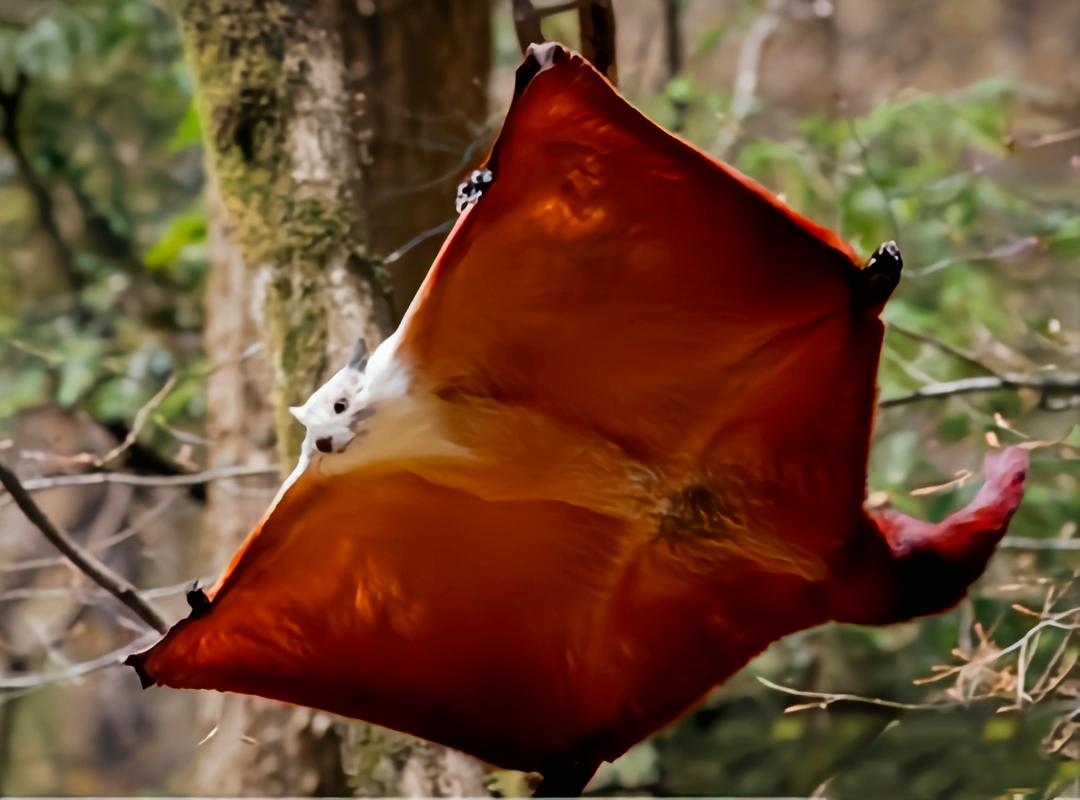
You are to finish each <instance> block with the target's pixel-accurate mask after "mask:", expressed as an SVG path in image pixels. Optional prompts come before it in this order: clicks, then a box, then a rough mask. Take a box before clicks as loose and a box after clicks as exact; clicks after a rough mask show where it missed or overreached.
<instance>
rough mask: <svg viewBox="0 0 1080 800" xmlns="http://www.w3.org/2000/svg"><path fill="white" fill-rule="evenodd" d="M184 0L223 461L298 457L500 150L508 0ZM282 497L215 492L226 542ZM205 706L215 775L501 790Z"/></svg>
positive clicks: (446, 760)
mask: <svg viewBox="0 0 1080 800" xmlns="http://www.w3.org/2000/svg"><path fill="white" fill-rule="evenodd" d="M173 5H174V9H175V12H176V15H177V17H178V19H179V21H180V24H181V29H182V32H183V37H184V42H185V48H186V51H187V56H188V61H189V63H190V65H191V67H192V70H193V72H194V75H195V80H196V84H197V89H196V92H197V94H196V102H197V106H198V109H199V114H200V119H201V122H202V126H203V137H204V141H205V146H206V152H207V164H208V171H209V173H210V183H211V185H212V187H213V192H212V195H213V198H214V205H216V206H217V207H218V209H219V211H218V214H217V216H216V217H215V218H214V219H213V220H212V233H213V236H212V241H211V251H212V253H211V256H212V259H211V260H212V270H211V277H210V281H209V284H208V290H207V292H208V293H207V331H206V346H207V350H208V352H209V354H210V357H211V359H212V362H213V365H214V366H215V367H216V369H215V370H214V371H213V373H212V375H211V379H210V385H209V387H208V397H209V400H208V402H209V408H210V419H209V431H210V439H211V454H210V457H211V462H212V463H214V464H218V465H222V464H226V463H237V461H252V460H257V459H260V458H272V457H273V451H274V450H276V454H277V460H278V462H279V463H281V464H282V466H283V468H284V469H285V470H286V471H287V470H288V468H291V465H292V464H293V463H294V461H295V456H296V450H297V447H298V444H299V439H300V437H301V435H302V431H301V429H300V427H299V426H298V425H297V424H296V423H295V422H294V421H293V420H292V418H291V417H290V416H289V414H288V411H287V409H288V406H289V405H291V404H296V403H298V402H302V401H303V400H304V399H306V397H307V395H308V394H309V393H310V392H311V391H312V390H313V389H314V388H315V387H316V386H317V385H318V384H319V383H320V382H321V381H322V380H324V379H325V378H326V377H328V375H329V374H330V372H332V371H333V370H334V369H336V368H337V365H338V363H339V362H340V361H341V360H342V358H343V357H344V353H345V351H346V349H347V348H348V345H349V344H350V343H351V342H352V341H353V340H354V339H355V338H356V337H357V336H363V337H364V338H366V339H367V340H368V343H369V345H374V344H376V343H377V342H378V341H379V340H380V339H381V338H382V337H383V336H385V335H386V334H387V333H388V332H389V331H390V330H391V328H392V327H393V326H394V325H395V324H396V320H397V317H398V315H399V314H400V312H401V310H402V309H403V308H404V307H405V305H406V304H407V303H408V301H409V299H410V298H411V294H412V292H413V291H414V290H415V287H416V285H417V284H418V283H419V280H420V278H421V277H422V274H423V270H424V269H425V268H426V266H427V263H429V261H430V257H431V255H432V253H433V251H434V247H435V246H436V245H437V242H438V239H439V237H438V236H432V237H431V239H430V240H424V243H423V244H422V245H419V246H416V247H412V248H410V251H409V253H408V254H407V255H404V256H397V255H395V256H394V257H392V258H388V256H390V255H391V254H392V253H395V251H398V250H399V249H400V248H401V247H402V246H403V245H405V244H407V243H408V242H410V241H412V240H414V238H415V237H417V236H418V235H419V234H423V233H424V232H425V231H430V230H431V229H433V228H437V227H439V226H440V224H441V223H444V222H448V221H449V220H450V218H451V216H452V213H453V193H454V186H455V184H456V183H457V182H458V181H459V180H460V178H461V176H462V174H463V173H464V172H465V171H466V169H467V167H469V166H471V163H472V162H474V161H476V160H478V158H479V155H480V153H481V152H482V150H483V147H484V144H485V141H486V133H485V119H486V96H487V79H488V71H489V69H490V49H491V46H490V8H489V7H488V3H487V2H486V1H485V0H476V1H475V2H473V1H472V0H470V2H450V0H359V1H358V0H310V1H308V0H174V3H173ZM384 262H392V264H391V263H384ZM256 341H257V342H261V348H259V350H258V352H257V353H255V354H254V355H252V345H253V344H255V343H256ZM267 373H268V374H269V380H266V376H267ZM274 442H276V444H273V443H274ZM264 502H265V495H256V496H255V497H254V498H252V497H251V496H250V495H249V496H247V497H246V498H245V495H243V494H241V493H239V492H237V491H235V490H230V488H229V487H228V486H223V487H221V488H220V489H215V490H214V492H213V494H212V495H211V513H210V515H209V516H210V520H211V525H212V529H211V530H209V531H208V533H207V536H208V538H209V539H210V540H211V547H212V548H213V549H214V550H215V551H217V554H218V555H219V556H220V555H221V554H224V553H227V552H228V551H229V550H231V548H233V547H234V546H235V545H236V544H237V543H238V542H237V540H238V538H239V537H240V536H241V535H242V534H243V532H245V531H246V529H247V528H248V527H249V526H250V524H252V522H253V521H254V519H253V517H254V516H255V515H256V514H257V513H258V510H261V506H262V504H263V503H264ZM257 509H258V510H257ZM218 563H221V561H220V559H219V560H218ZM328 655H329V654H328ZM374 655H375V654H373V656H374ZM204 717H205V724H206V727H207V728H210V727H211V726H217V731H218V732H217V734H216V735H215V737H214V738H213V739H212V740H211V741H210V742H208V743H207V744H206V745H204V746H203V748H201V752H200V757H199V764H198V766H197V770H196V781H197V783H198V784H199V785H198V787H197V789H199V790H203V791H210V792H213V793H215V794H251V793H260V794H293V795H297V794H301V795H302V794H312V793H341V792H342V791H348V790H349V789H351V790H352V791H354V792H356V793H357V794H362V795H398V796H404V795H414V796H415V795H446V794H457V795H461V794H466V795H469V794H472V795H476V794H481V793H483V788H484V787H483V771H482V770H481V769H480V767H479V766H478V765H477V764H476V763H475V762H473V761H472V760H470V759H465V758H464V757H461V756H458V755H457V754H452V753H448V752H447V751H445V750H442V749H441V748H436V747H433V746H430V745H427V744H423V743H419V742H416V741H414V740H411V739H406V738H404V737H399V736H396V735H392V734H388V733H386V732H382V731H378V730H375V729H371V728H368V727H367V726H361V727H354V728H344V727H343V726H341V725H339V724H336V723H331V722H330V721H329V718H328V717H325V716H323V715H319V714H312V713H311V712H307V711H304V710H299V709H291V708H286V707H279V706H276V705H272V704H267V703H262V702H259V701H255V700H251V699H246V698H238V697H229V698H225V699H222V698H220V697H209V698H207V700H206V702H205V714H204ZM242 737H248V739H249V742H250V740H251V739H254V741H255V742H256V744H255V745H254V746H252V745H251V744H250V743H243V741H242ZM346 773H348V774H347V775H346Z"/></svg>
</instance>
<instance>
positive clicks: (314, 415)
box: [289, 339, 369, 453]
mask: <svg viewBox="0 0 1080 800" xmlns="http://www.w3.org/2000/svg"><path fill="white" fill-rule="evenodd" d="M367 361H368V359H367V347H366V346H365V345H364V342H363V340H362V339H361V340H360V341H358V342H357V343H356V344H355V345H354V346H353V349H352V352H351V353H350V354H349V361H348V363H347V364H346V365H345V366H344V367H342V368H341V369H339V370H338V371H337V372H336V373H334V375H333V377H331V378H330V380H328V381H327V382H326V383H324V384H323V385H322V386H320V387H319V388H318V389H316V390H315V392H314V394H312V395H311V397H309V398H308V399H307V402H305V403H304V404H303V405H302V406H292V407H291V408H290V409H289V412H290V413H291V414H292V415H293V416H294V417H296V419H297V421H298V422H299V423H300V424H301V425H303V426H304V427H305V428H307V435H306V436H305V437H304V442H305V445H308V444H310V445H312V446H314V449H316V450H318V451H319V452H321V453H340V452H341V451H342V450H344V449H345V446H346V445H348V443H349V442H351V441H352V440H353V438H354V437H355V436H356V433H355V430H354V427H355V425H356V423H357V422H359V421H360V420H362V419H366V418H367V416H369V411H368V410H367V408H366V407H365V405H364V403H363V402H362V399H361V392H362V391H363V389H364V386H365V383H366V382H365V378H364V372H365V369H366V368H367Z"/></svg>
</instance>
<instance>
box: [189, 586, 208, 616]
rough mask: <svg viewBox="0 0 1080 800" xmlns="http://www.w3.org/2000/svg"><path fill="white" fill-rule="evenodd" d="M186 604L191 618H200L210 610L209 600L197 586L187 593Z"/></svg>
mask: <svg viewBox="0 0 1080 800" xmlns="http://www.w3.org/2000/svg"><path fill="white" fill-rule="evenodd" d="M187 604H188V606H189V607H190V608H191V616H192V617H201V616H202V615H203V614H205V613H206V612H207V611H209V610H210V598H209V597H207V596H206V592H204V591H203V590H202V589H200V588H199V587H198V586H196V587H195V588H194V589H192V590H191V591H190V592H188V593H187Z"/></svg>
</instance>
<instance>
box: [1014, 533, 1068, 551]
mask: <svg viewBox="0 0 1080 800" xmlns="http://www.w3.org/2000/svg"><path fill="white" fill-rule="evenodd" d="M998 546H999V547H1005V548H1008V549H1011V550H1080V539H1036V538H1034V537H1028V536H1006V537H1005V538H1004V539H1002V540H1001V544H1000V545H998Z"/></svg>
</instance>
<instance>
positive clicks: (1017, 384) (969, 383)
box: [878, 372, 1080, 410]
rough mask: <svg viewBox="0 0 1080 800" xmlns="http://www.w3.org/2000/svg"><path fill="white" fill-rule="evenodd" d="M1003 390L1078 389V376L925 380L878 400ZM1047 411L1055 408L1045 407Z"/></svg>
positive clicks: (894, 402)
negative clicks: (929, 381)
mask: <svg viewBox="0 0 1080 800" xmlns="http://www.w3.org/2000/svg"><path fill="white" fill-rule="evenodd" d="M1003 389H1035V390H1037V391H1041V392H1068V391H1072V392H1080V375H1072V374H1069V373H1060V372H1059V373H1047V374H1045V375H1030V374H1025V373H1016V372H1004V373H1001V374H1000V375H979V376H976V377H974V378H960V379H959V380H955V381H942V382H940V383H928V384H926V385H925V386H920V387H919V388H918V389H916V390H915V391H914V392H911V393H910V394H905V395H900V396H899V397H887V398H885V399H884V400H882V401H881V402H880V403H878V406H879V407H880V408H893V407H895V406H902V405H907V404H908V403H917V402H919V401H921V400H934V399H939V398H942V397H953V396H955V395H961V394H975V393H977V392H997V391H1001V390H1003ZM1047 408H1048V410H1057V408H1056V407H1053V406H1047Z"/></svg>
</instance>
